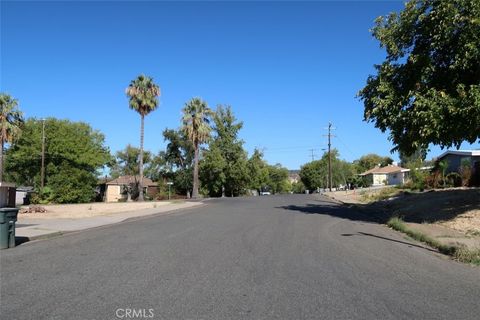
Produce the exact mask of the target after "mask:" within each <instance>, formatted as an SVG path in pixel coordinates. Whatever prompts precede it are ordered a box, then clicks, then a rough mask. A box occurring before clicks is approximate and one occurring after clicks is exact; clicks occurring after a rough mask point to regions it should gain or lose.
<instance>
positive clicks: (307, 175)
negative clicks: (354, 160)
mask: <svg viewBox="0 0 480 320" xmlns="http://www.w3.org/2000/svg"><path fill="white" fill-rule="evenodd" d="M339 156H340V155H339V153H338V150H336V149H333V150H332V182H333V185H334V186H335V187H338V186H340V185H346V184H347V183H349V182H352V181H353V178H354V177H355V170H354V166H353V165H352V164H350V163H348V162H346V161H344V160H341V159H339ZM299 175H300V179H301V180H302V183H303V184H304V185H305V188H307V189H308V190H315V189H317V188H326V187H327V186H328V153H327V152H325V153H324V154H323V156H322V158H321V159H320V160H316V161H312V162H309V163H307V164H305V165H303V166H302V167H301V168H300V173H299Z"/></svg>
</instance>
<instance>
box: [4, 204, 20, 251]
mask: <svg viewBox="0 0 480 320" xmlns="http://www.w3.org/2000/svg"><path fill="white" fill-rule="evenodd" d="M17 214H18V209H17V208H1V209H0V249H8V248H13V247H15V222H17Z"/></svg>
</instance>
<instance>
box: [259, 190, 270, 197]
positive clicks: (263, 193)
mask: <svg viewBox="0 0 480 320" xmlns="http://www.w3.org/2000/svg"><path fill="white" fill-rule="evenodd" d="M260 195H261V196H269V195H271V193H270V192H269V191H262V192H260Z"/></svg>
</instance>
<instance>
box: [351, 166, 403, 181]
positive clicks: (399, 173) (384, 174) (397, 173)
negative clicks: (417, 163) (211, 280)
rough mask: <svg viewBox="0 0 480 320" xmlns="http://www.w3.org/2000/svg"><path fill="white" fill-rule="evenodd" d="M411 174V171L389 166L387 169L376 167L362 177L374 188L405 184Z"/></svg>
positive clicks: (362, 174)
mask: <svg viewBox="0 0 480 320" xmlns="http://www.w3.org/2000/svg"><path fill="white" fill-rule="evenodd" d="M409 172H410V169H405V168H402V167H399V166H395V165H388V166H385V167H380V166H376V167H375V168H373V169H370V170H368V171H365V172H363V173H361V174H360V176H361V177H365V178H366V179H367V181H368V182H369V183H370V184H371V185H372V186H382V185H398V184H403V183H405V181H406V180H407V178H408V173H409Z"/></svg>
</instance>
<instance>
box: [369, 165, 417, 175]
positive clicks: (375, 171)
mask: <svg viewBox="0 0 480 320" xmlns="http://www.w3.org/2000/svg"><path fill="white" fill-rule="evenodd" d="M408 171H410V169H405V168H402V167H399V166H393V165H388V166H385V167H378V166H377V167H375V168H373V169H370V170H367V171H365V172H363V173H360V175H361V176H366V175H368V174H389V173H395V172H408Z"/></svg>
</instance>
